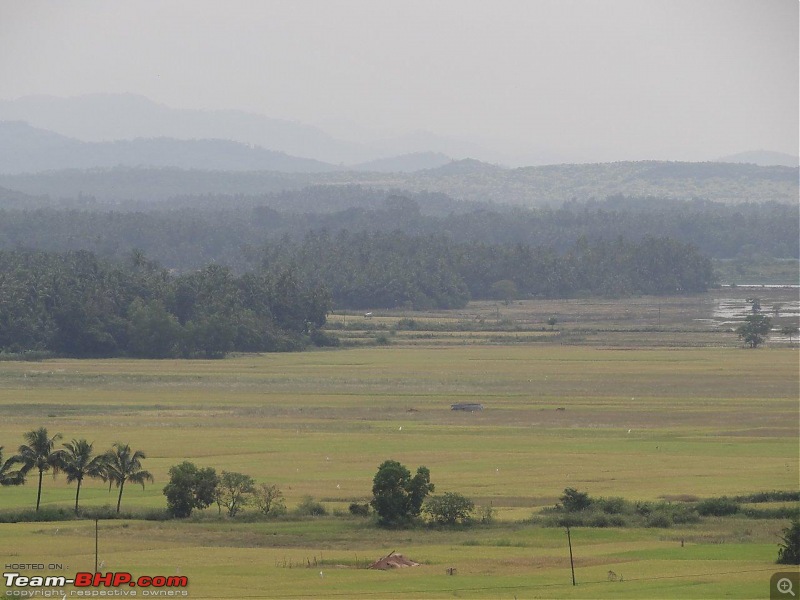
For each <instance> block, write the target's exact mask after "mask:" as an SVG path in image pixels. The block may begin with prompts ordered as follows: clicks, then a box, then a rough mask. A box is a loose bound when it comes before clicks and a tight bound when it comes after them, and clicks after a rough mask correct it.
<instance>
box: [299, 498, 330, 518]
mask: <svg viewBox="0 0 800 600" xmlns="http://www.w3.org/2000/svg"><path fill="white" fill-rule="evenodd" d="M295 514H298V515H300V516H307V517H322V516H325V515H327V514H328V511H327V510H325V507H324V506H322V504H320V503H319V502H317V501H316V500H314V498H313V497H311V496H306V497H304V498H303V501H302V502H301V503H300V504H298V505H297V508H296V509H295Z"/></svg>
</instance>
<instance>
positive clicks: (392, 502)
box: [370, 460, 434, 525]
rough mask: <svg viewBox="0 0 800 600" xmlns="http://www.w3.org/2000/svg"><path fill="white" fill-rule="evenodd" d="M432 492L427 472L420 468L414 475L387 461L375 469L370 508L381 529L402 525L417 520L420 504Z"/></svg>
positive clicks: (394, 461)
mask: <svg viewBox="0 0 800 600" xmlns="http://www.w3.org/2000/svg"><path fill="white" fill-rule="evenodd" d="M433 490H434V485H433V484H432V483H431V475H430V471H429V470H428V469H427V468H426V467H419V468H418V469H417V473H416V475H414V477H412V476H411V472H410V471H409V470H408V469H407V468H406V467H404V466H403V465H402V464H400V463H399V462H397V461H396V460H387V461H385V462H383V463H382V464H381V465H380V466H379V467H378V472H377V473H376V474H375V477H374V478H373V480H372V501H371V502H370V504H371V505H372V508H374V509H375V512H376V513H377V514H378V521H379V523H381V524H382V525H401V524H404V523H407V522H408V521H410V520H411V519H412V518H414V517H417V516H419V514H420V510H421V509H422V503H423V502H424V500H425V498H426V497H427V495H428V494H429V493H431V492H433Z"/></svg>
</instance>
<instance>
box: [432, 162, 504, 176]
mask: <svg viewBox="0 0 800 600" xmlns="http://www.w3.org/2000/svg"><path fill="white" fill-rule="evenodd" d="M502 170H503V168H502V167H498V166H497V165H492V164H489V163H485V162H481V161H479V160H475V159H474V158H464V159H462V160H454V161H451V162H449V163H447V164H444V165H442V166H440V167H438V168H436V169H434V170H432V171H431V172H430V173H428V175H436V176H441V175H445V176H446V175H477V174H481V173H490V174H496V173H499V172H500V171H502Z"/></svg>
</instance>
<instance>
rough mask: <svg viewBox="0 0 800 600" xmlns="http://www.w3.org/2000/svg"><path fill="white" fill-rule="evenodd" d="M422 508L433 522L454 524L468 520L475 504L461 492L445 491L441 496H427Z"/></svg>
mask: <svg viewBox="0 0 800 600" xmlns="http://www.w3.org/2000/svg"><path fill="white" fill-rule="evenodd" d="M422 510H423V511H424V512H425V513H427V514H428V515H430V517H431V520H432V521H433V522H434V523H438V524H439V525H455V524H456V523H466V522H467V521H469V519H470V515H471V514H472V511H474V510H475V504H474V503H473V502H472V500H470V499H469V498H467V497H465V496H462V495H461V494H457V493H455V492H445V493H444V494H442V495H441V496H432V497H431V498H429V499H428V500H427V502H425V505H424V507H423V509H422Z"/></svg>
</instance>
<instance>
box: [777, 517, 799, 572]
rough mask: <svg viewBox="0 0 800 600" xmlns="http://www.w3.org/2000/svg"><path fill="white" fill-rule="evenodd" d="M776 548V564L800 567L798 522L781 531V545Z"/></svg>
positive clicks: (793, 522)
mask: <svg viewBox="0 0 800 600" xmlns="http://www.w3.org/2000/svg"><path fill="white" fill-rule="evenodd" d="M779 546H780V547H779V548H778V564H781V565H800V521H792V524H791V525H790V526H789V527H787V528H786V529H784V530H783V535H782V536H781V544H780V545H779Z"/></svg>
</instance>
